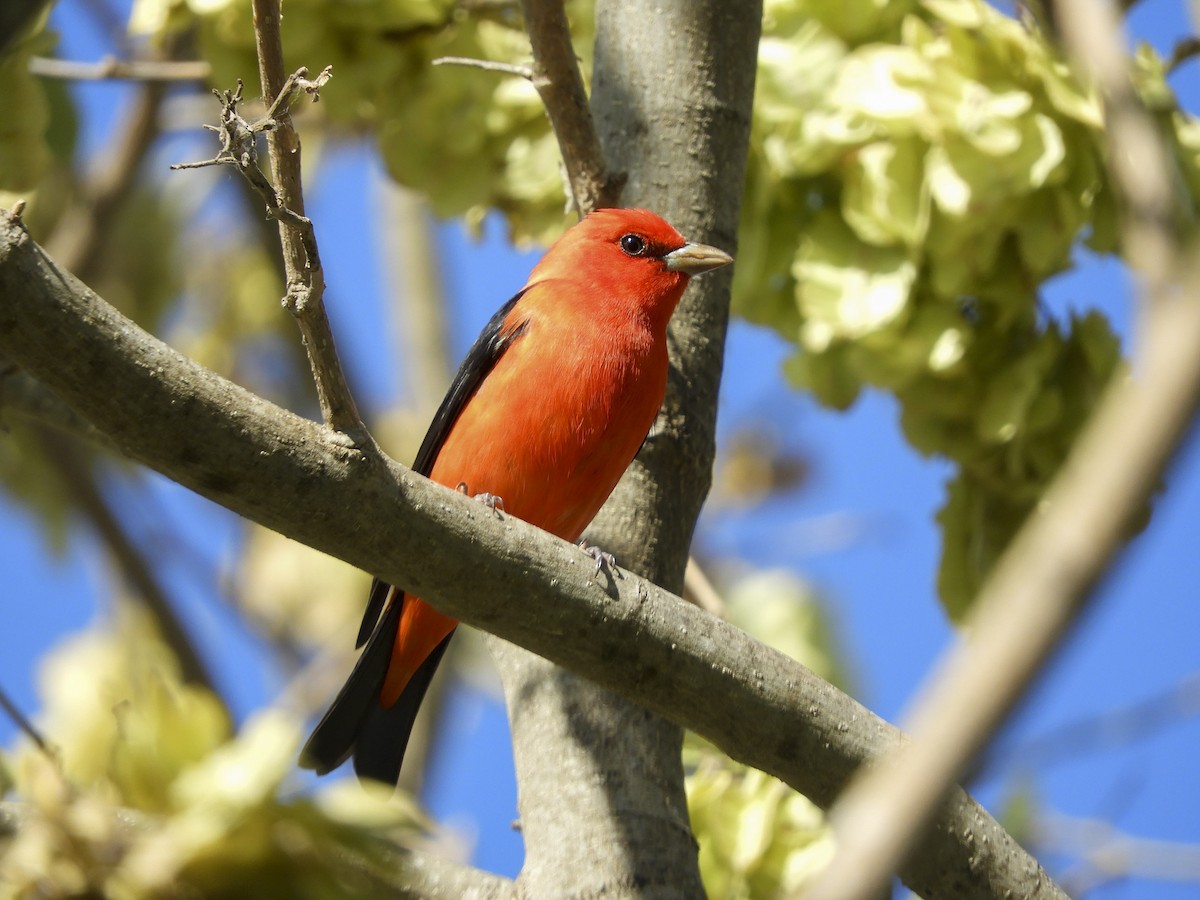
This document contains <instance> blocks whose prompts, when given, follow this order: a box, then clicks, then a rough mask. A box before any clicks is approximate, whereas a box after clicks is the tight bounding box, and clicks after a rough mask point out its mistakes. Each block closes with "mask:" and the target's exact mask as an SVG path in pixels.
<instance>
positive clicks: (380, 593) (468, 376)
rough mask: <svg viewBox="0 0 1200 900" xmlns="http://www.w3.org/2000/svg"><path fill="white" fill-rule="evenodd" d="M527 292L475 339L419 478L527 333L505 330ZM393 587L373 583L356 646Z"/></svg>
mask: <svg viewBox="0 0 1200 900" xmlns="http://www.w3.org/2000/svg"><path fill="white" fill-rule="evenodd" d="M527 290H528V288H522V289H521V290H520V291H518V292H517V293H516V294H515V295H514V296H513V298H512V299H511V300H509V301H508V302H507V303H505V304H504V305H503V306H502V307H500V309H498V310H497V311H496V314H495V315H494V316H492V317H491V319H489V320H488V323H487V324H486V325H485V326H483V331H481V332H480V333H479V337H477V338H476V339H475V343H474V344H472V345H471V349H470V350H469V351H468V352H467V356H466V359H464V360H463V362H462V365H461V366H459V367H458V374H456V375H455V376H454V381H453V382H451V384H450V390H448V391H447V392H446V396H445V397H444V398H443V399H442V405H441V406H439V407H438V411H437V414H436V415H435V416H434V417H433V421H432V422H430V423H429V430H428V431H426V432H425V439H424V440H423V441H421V448H420V449H419V450H418V451H417V457H416V459H414V460H413V464H412V469H413V471H414V472H416V473H417V474H418V475H424V476H426V477H429V473H430V472H432V471H433V463H434V460H436V459H437V455H438V451H439V450H441V449H442V444H444V443H446V438H447V437H448V436H449V434H450V429H451V428H453V427H454V423H455V422H457V421H458V417H459V416H460V415H461V414H462V411H463V410H464V409H465V408H466V405H467V401H469V400H470V399H471V398H472V397H474V396H475V392H476V391H477V390H479V386H480V385H481V384H483V379H485V378H487V376H488V373H489V372H491V371H492V369H494V368H496V363H497V362H499V361H500V357H501V356H503V355H504V351H505V350H507V349H508V348H509V346H510V345H511V344H512V342H513V341H515V340H516V339H517V338H518V337H520V336H521V334H522V333H523V332H524V330H525V326H524V325H520V326H518V327H517V328H514V329H512V330H511V331H509V332H508V333H507V334H506V333H504V331H503V329H504V322H505V320H506V319H507V318H508V314H509V313H510V312H512V308H513V307H514V306H516V305H517V301H518V300H520V299H521V298H522V297H523V296H524V295H525V291H527ZM390 587H391V586H390V585H389V584H387V582H384V581H380V580H379V579H378V578H376V579H375V580H374V581H373V582H371V593H370V594H369V595H368V597H367V608H366V610H365V611H364V613H363V620H362V624H361V625H360V626H359V628H358V640H357V642H356V643H355V645H354V646H355V647H361V646H362V645H363V644H365V643H366V642H367V639H368V638H369V637H370V636H371V632H373V631H374V630H375V626H376V625H377V624H378V622H379V616H380V615H381V614H382V613H383V604H384V602H385V601H386V600H387V596H388V590H389V589H390Z"/></svg>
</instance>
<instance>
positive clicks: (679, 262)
mask: <svg viewBox="0 0 1200 900" xmlns="http://www.w3.org/2000/svg"><path fill="white" fill-rule="evenodd" d="M662 260H663V262H665V263H666V264H667V268H668V269H670V270H671V271H672V272H683V273H684V274H685V275H699V274H701V273H702V272H711V271H712V270H713V269H719V268H721V266H727V265H729V264H730V263H731V262H733V257H732V256H730V255H729V254H728V253H726V252H725V251H724V250H718V249H717V248H716V247H709V246H708V245H707V244H684V245H683V246H682V247H680V248H679V249H678V250H672V251H671V252H670V253H668V254H667V255H666V256H664V257H663V258H662Z"/></svg>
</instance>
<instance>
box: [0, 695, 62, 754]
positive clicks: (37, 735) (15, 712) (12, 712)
mask: <svg viewBox="0 0 1200 900" xmlns="http://www.w3.org/2000/svg"><path fill="white" fill-rule="evenodd" d="M0 708H3V709H4V711H5V712H6V713H8V717H9V718H10V719H12V720H13V722H15V723H16V726H17V727H18V728H19V729H21V731H23V732H24V733H25V736H26V737H28V738H29V739H30V740H31V741H33V743H34V744H35V745H36V746H37V748H38V749H39V750H41V751H42V752H43V753H45V754H46V755H47V756H49V757H50V758H51V759H54V758H55V756H54V751H53V750H52V749H51V748H50V745H49V744H48V743H46V739H45V738H44V737H42V733H41V732H40V731H38V730H37V728H36V727H34V724H33V723H32V722H30V721H29V719H28V718H26V716H25V713H23V712H21V710H20V708H19V707H18V706H17V704H15V703H13V701H12V698H11V697H9V696H8V693H7V692H6V691H5V690H4V688H2V687H0Z"/></svg>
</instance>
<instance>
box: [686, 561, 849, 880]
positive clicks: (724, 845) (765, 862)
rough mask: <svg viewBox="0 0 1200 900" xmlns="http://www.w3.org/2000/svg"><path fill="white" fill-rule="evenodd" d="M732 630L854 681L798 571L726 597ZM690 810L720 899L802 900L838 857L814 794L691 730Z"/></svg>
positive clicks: (757, 579)
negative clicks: (733, 755) (750, 765)
mask: <svg viewBox="0 0 1200 900" xmlns="http://www.w3.org/2000/svg"><path fill="white" fill-rule="evenodd" d="M725 602H726V614H727V616H728V618H729V620H730V621H731V622H733V624H735V625H737V626H738V627H739V628H742V629H744V630H745V631H747V632H748V633H750V634H751V635H753V636H754V637H756V638H758V639H759V640H761V641H763V642H764V643H767V644H770V645H771V646H773V647H775V649H777V650H780V651H781V652H783V653H786V654H787V655H789V656H791V657H792V658H793V659H796V660H798V661H799V662H801V663H803V664H804V665H805V666H807V667H808V668H810V669H812V670H813V671H814V672H815V673H817V674H818V675H820V676H821V677H822V678H824V679H826V680H827V681H830V682H832V683H834V684H842V685H844V684H845V683H846V677H845V672H844V670H843V669H842V667H841V663H840V661H839V658H840V655H841V654H840V653H839V648H838V647H837V644H836V641H835V640H834V639H833V635H832V632H831V629H830V626H829V623H828V621H827V620H826V618H825V615H824V613H823V611H822V609H821V606H820V604H819V603H818V602H817V600H816V597H815V596H814V594H813V591H812V589H811V588H810V587H809V586H808V585H807V584H806V583H805V582H804V581H802V580H801V579H799V578H798V577H797V576H796V575H795V574H793V573H791V572H789V571H785V570H778V571H770V572H759V573H754V574H751V575H747V576H743V577H740V578H738V579H737V580H736V581H734V583H733V584H732V585H731V586H730V588H729V589H728V590H727V591H726V592H725ZM684 763H685V765H686V766H687V767H688V776H687V794H688V814H689V816H690V818H691V822H692V830H693V832H695V835H696V840H697V842H698V843H699V844H700V872H701V875H702V876H703V878H704V887H705V889H706V891H707V892H708V896H710V897H712V898H713V900H750V898H755V897H794V896H798V895H799V894H800V892H802V891H803V889H804V888H805V887H806V886H807V885H808V884H809V882H810V880H811V879H812V878H813V877H814V876H816V875H818V874H820V873H821V871H822V870H823V869H824V867H825V866H826V865H827V864H828V863H829V860H830V859H831V858H832V856H833V850H834V840H833V831H832V829H831V828H830V827H829V826H828V825H827V824H826V822H825V815H824V813H822V812H821V810H820V809H819V808H818V807H817V806H816V805H814V804H813V803H812V802H811V801H809V800H808V799H807V798H806V797H804V796H803V795H801V794H798V793H796V792H795V791H793V790H792V789H791V788H789V787H788V786H787V785H786V784H784V783H783V782H781V781H779V780H778V779H777V778H773V777H771V776H770V775H765V774H763V773H762V772H759V771H757V770H755V769H750V768H747V767H746V766H743V765H740V764H738V763H735V762H733V761H732V760H730V759H729V758H728V757H727V756H725V755H724V754H722V753H720V752H718V751H717V750H716V749H715V748H713V747H712V746H711V745H710V744H708V743H707V742H705V741H703V740H701V739H700V738H698V737H696V736H695V735H692V734H689V735H687V738H686V740H685V743H684Z"/></svg>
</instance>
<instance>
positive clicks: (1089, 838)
mask: <svg viewBox="0 0 1200 900" xmlns="http://www.w3.org/2000/svg"><path fill="white" fill-rule="evenodd" d="M1033 841H1034V842H1035V843H1036V844H1037V846H1038V847H1041V848H1043V849H1045V850H1048V851H1049V852H1051V853H1054V854H1066V855H1071V856H1079V857H1081V860H1080V862H1079V864H1078V865H1076V866H1075V867H1074V868H1072V869H1071V870H1070V871H1069V872H1068V873H1067V874H1066V875H1065V876H1064V878H1063V883H1064V886H1066V887H1067V888H1068V890H1070V891H1071V896H1073V897H1083V896H1087V895H1088V894H1089V893H1090V892H1092V891H1094V890H1096V889H1098V888H1100V887H1103V886H1104V885H1106V884H1109V883H1111V882H1113V881H1118V880H1123V879H1127V878H1146V879H1153V880H1156V881H1175V882H1182V883H1186V884H1200V845H1197V844H1185V843H1179V842H1175V841H1161V840H1153V839H1150V838H1143V837H1137V836H1135V835H1131V834H1126V833H1125V832H1122V831H1120V830H1118V829H1117V828H1114V827H1113V825H1112V824H1111V823H1109V822H1105V821H1100V820H1095V819H1077V818H1074V817H1071V816H1064V815H1061V814H1052V815H1044V816H1039V817H1038V820H1037V821H1036V822H1035V823H1034V834H1033Z"/></svg>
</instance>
